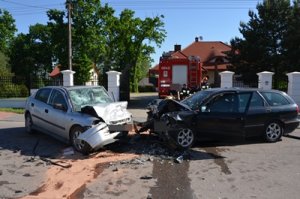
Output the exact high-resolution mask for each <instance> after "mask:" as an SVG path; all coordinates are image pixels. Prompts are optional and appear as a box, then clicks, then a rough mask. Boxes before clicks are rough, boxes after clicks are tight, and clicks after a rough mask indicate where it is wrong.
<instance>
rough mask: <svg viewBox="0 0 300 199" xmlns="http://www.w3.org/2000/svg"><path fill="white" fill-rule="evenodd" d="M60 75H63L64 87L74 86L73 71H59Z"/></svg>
mask: <svg viewBox="0 0 300 199" xmlns="http://www.w3.org/2000/svg"><path fill="white" fill-rule="evenodd" d="M61 73H62V74H63V85H64V86H73V85H74V81H73V76H74V73H75V71H72V70H63V71H61Z"/></svg>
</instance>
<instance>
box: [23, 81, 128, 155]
mask: <svg viewBox="0 0 300 199" xmlns="http://www.w3.org/2000/svg"><path fill="white" fill-rule="evenodd" d="M25 127H26V131H27V132H29V133H30V132H32V131H34V130H38V131H40V132H43V133H47V134H49V135H51V136H54V137H56V138H58V139H60V140H62V141H65V142H69V143H70V144H72V145H73V146H74V148H75V149H76V150H77V151H79V152H82V153H89V152H91V151H92V150H97V149H99V148H101V147H103V146H104V145H107V144H110V143H113V142H115V141H116V140H117V138H119V137H121V136H122V135H124V134H125V135H126V134H127V133H128V131H129V130H130V129H131V127H132V115H131V113H129V112H128V110H127V102H114V101H113V100H112V98H111V97H110V96H109V94H108V93H107V91H106V90H105V88H104V87H102V86H72V87H63V86H51V87H44V88H41V89H39V90H38V91H37V92H35V93H34V94H33V95H31V96H30V97H29V98H28V99H27V101H26V106H25Z"/></svg>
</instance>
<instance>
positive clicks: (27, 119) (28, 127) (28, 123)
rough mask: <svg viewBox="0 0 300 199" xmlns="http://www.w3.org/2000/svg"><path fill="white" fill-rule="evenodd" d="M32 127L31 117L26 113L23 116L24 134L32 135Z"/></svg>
mask: <svg viewBox="0 0 300 199" xmlns="http://www.w3.org/2000/svg"><path fill="white" fill-rule="evenodd" d="M32 125H33V122H32V118H31V115H30V113H27V114H26V115H25V129H26V132H27V133H29V134H32V133H34V131H33V129H32Z"/></svg>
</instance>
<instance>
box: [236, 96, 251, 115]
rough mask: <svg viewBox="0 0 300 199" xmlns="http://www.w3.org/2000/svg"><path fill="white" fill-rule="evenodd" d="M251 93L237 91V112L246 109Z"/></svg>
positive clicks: (242, 111)
mask: <svg viewBox="0 0 300 199" xmlns="http://www.w3.org/2000/svg"><path fill="white" fill-rule="evenodd" d="M250 96H251V93H239V94H238V98H239V106H238V111H239V113H244V112H245V111H246V107H247V104H248V102H249V99H250Z"/></svg>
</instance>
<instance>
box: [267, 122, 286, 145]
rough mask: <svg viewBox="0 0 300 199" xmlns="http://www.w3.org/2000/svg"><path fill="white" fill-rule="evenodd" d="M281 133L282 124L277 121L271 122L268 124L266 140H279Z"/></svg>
mask: <svg viewBox="0 0 300 199" xmlns="http://www.w3.org/2000/svg"><path fill="white" fill-rule="evenodd" d="M281 135H282V128H281V126H280V124H278V123H277V122H271V123H270V124H268V126H267V127H266V132H265V136H266V140H267V141H268V142H276V141H278V140H279V139H280V137H281Z"/></svg>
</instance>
